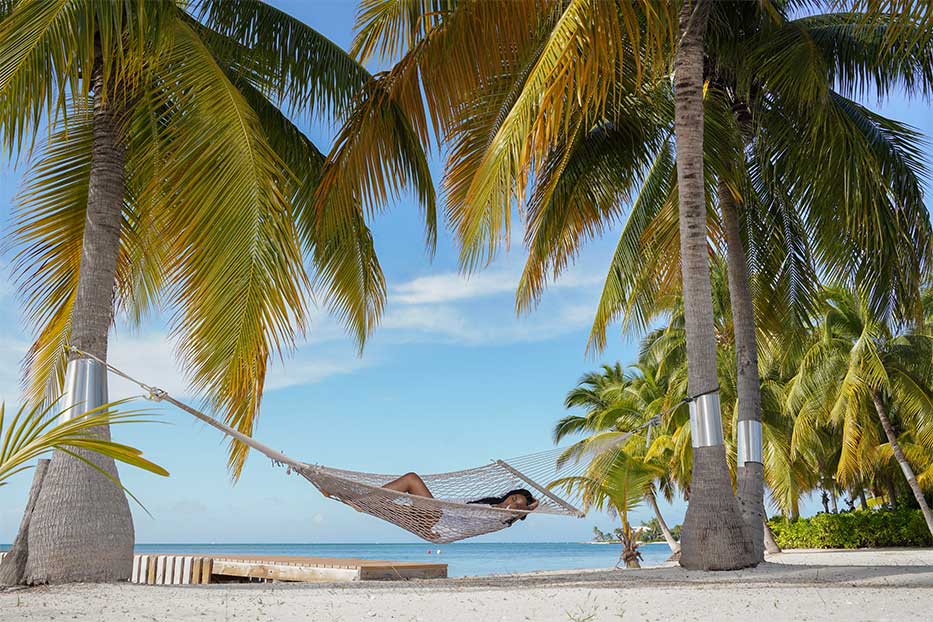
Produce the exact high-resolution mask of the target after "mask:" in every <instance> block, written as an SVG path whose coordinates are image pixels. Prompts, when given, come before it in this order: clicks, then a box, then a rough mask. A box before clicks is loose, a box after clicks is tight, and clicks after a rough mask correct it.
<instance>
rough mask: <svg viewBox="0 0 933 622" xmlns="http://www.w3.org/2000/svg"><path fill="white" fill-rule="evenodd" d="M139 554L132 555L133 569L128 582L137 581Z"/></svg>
mask: <svg viewBox="0 0 933 622" xmlns="http://www.w3.org/2000/svg"><path fill="white" fill-rule="evenodd" d="M140 557H141V556H140V555H133V571H132V572H131V573H130V583H139V563H140Z"/></svg>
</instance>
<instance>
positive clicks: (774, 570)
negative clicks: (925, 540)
mask: <svg viewBox="0 0 933 622" xmlns="http://www.w3.org/2000/svg"><path fill="white" fill-rule="evenodd" d="M273 619H274V620H309V621H314V622H338V621H347V622H350V621H356V620H402V621H422V622H433V621H445V622H466V621H480V622H498V621H513V620H515V621H524V620H533V621H535V622H539V621H549V620H555V621H556V620H561V621H564V622H583V621H586V622H602V621H610V620H612V621H619V620H665V621H670V620H716V621H719V620H742V621H743V622H766V621H771V620H846V621H852V620H879V621H880V620H897V621H898V622H902V621H904V620H931V619H933V549H922V550H918V549H910V550H893V549H889V550H882V551H877V550H876V551H790V552H787V553H782V554H780V555H775V556H772V557H770V558H769V561H768V563H766V564H763V565H762V566H760V567H759V568H756V569H754V570H744V571H739V572H720V573H699V572H687V571H685V570H683V569H681V568H679V567H663V568H650V569H644V570H636V571H632V570H603V571H580V572H549V573H534V574H524V575H503V576H499V577H477V578H465V579H446V580H436V581H409V582H380V583H356V584H327V585H325V584H320V585H295V584H253V585H216V586H191V587H160V586H143V585H129V584H121V585H69V586H56V587H45V588H33V589H17V590H12V591H11V590H6V591H0V620H3V621H4V622H6V621H8V620H43V621H45V620H62V621H67V620H89V621H90V620H93V621H95V622H97V621H100V622H118V621H119V622H123V621H132V620H140V621H142V620H158V621H169V620H172V621H174V620H199V621H206V620H244V621H247V620H273Z"/></svg>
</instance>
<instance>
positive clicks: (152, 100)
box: [0, 0, 433, 582]
mask: <svg viewBox="0 0 933 622" xmlns="http://www.w3.org/2000/svg"><path fill="white" fill-rule="evenodd" d="M370 83H371V79H370V76H369V74H368V73H367V72H366V71H365V70H364V69H363V68H362V67H361V66H360V65H359V64H358V63H356V62H355V61H354V60H353V59H352V58H351V57H349V56H348V55H347V54H346V53H345V52H344V51H343V50H341V49H340V48H339V47H338V46H337V45H335V44H334V43H332V42H330V41H329V40H327V39H326V38H325V37H323V36H322V35H321V34H320V33H318V32H316V31H314V30H313V29H311V28H309V27H307V26H306V25H304V24H302V23H300V22H298V21H297V20H295V19H293V18H291V17H289V16H288V15H286V14H284V13H282V12H281V11H278V10H276V9H274V8H271V7H269V6H267V5H265V4H264V3H262V2H259V1H258V0H237V1H236V2H220V1H216V0H200V1H198V2H194V3H190V4H188V3H177V2H174V1H171V0H157V1H150V2H140V3H136V2H109V1H107V0H83V1H81V2H75V1H73V0H51V1H46V0H12V1H8V2H2V3H0V135H2V139H3V141H4V145H5V146H6V148H7V150H8V151H9V152H11V153H14V154H18V153H21V152H24V151H30V148H31V146H32V144H33V141H34V139H35V136H36V134H37V133H38V132H39V131H41V130H43V129H44V128H46V127H47V128H49V140H48V142H47V145H46V146H45V148H44V149H43V150H41V152H40V153H39V154H38V157H37V158H36V159H35V161H34V162H33V164H32V168H31V171H30V173H29V179H28V182H27V185H26V189H25V191H24V192H23V193H22V194H21V195H20V198H19V201H18V207H17V222H16V225H15V229H14V231H13V234H12V236H13V238H14V241H15V243H16V244H17V246H18V247H19V249H20V252H19V254H18V255H17V257H16V273H17V275H18V277H19V281H20V285H21V289H22V291H23V294H24V298H25V300H26V315H27V318H28V319H29V320H30V322H31V323H32V324H33V325H34V326H35V328H36V332H37V339H36V341H35V343H34V345H33V347H32V349H31V351H30V353H29V355H28V357H27V361H26V362H27V367H28V385H29V386H28V393H29V396H30V398H32V399H33V400H40V399H43V398H45V397H47V395H49V394H54V393H56V391H57V389H58V388H59V387H60V385H61V382H62V376H63V373H64V368H65V366H66V355H65V345H66V344H71V345H73V346H75V347H76V348H79V349H80V350H82V351H84V352H87V353H90V354H91V355H93V356H95V357H97V358H99V359H106V357H107V341H108V334H109V329H110V326H111V325H112V323H113V319H114V317H115V315H117V314H118V313H122V314H124V315H125V316H126V317H128V318H129V319H130V321H131V322H132V321H136V320H138V319H139V318H141V317H143V316H144V315H145V314H146V313H147V312H150V311H152V310H155V309H169V310H171V311H172V312H173V313H172V314H171V319H170V324H171V327H172V330H173V333H174V335H175V336H176V338H177V341H178V343H179V348H178V354H179V356H180V358H181V359H182V361H183V362H184V363H185V365H186V367H187V370H188V372H189V377H190V378H191V380H192V384H193V385H194V388H195V389H196V390H198V391H200V392H201V393H202V394H203V395H204V396H205V397H207V398H208V399H209V400H210V401H211V403H212V404H213V405H214V406H215V407H216V408H218V409H219V410H222V411H223V412H224V415H225V417H226V420H227V421H228V422H229V423H231V424H232V425H235V426H236V427H237V428H238V429H239V430H240V431H242V432H244V433H246V434H250V433H251V432H252V430H253V426H254V424H255V421H256V419H257V417H258V414H259V406H260V401H261V397H262V389H263V381H264V378H265V372H266V368H267V365H268V362H269V358H270V356H272V355H273V354H275V353H276V352H284V351H287V350H288V349H289V348H290V347H291V346H292V344H293V343H294V341H295V339H296V338H297V337H298V336H299V335H301V334H302V333H303V331H304V330H305V328H306V325H307V313H306V300H307V294H308V291H309V289H310V288H311V285H312V283H314V284H317V285H319V286H320V289H321V290H322V294H323V296H322V297H323V299H324V300H325V301H326V302H328V303H329V304H330V306H331V307H332V309H333V310H334V312H335V313H336V314H337V315H339V316H340V317H341V318H342V319H343V320H344V321H345V322H346V323H347V326H348V328H349V329H350V330H351V331H352V332H353V333H354V334H355V336H356V337H357V339H358V341H359V342H360V343H362V341H363V340H364V339H365V338H366V336H367V335H368V334H369V332H370V331H371V330H372V327H373V326H374V324H375V322H376V321H377V319H378V317H379V314H380V312H381V309H382V306H383V303H384V296H385V285H384V280H383V278H382V274H381V271H380V269H379V264H378V261H377V259H376V257H375V251H374V247H373V240H372V235H371V233H370V231H369V229H368V227H367V225H366V222H365V212H364V210H365V209H366V208H367V207H373V206H376V205H378V203H379V201H380V199H382V200H384V198H385V196H386V194H387V193H391V192H393V191H394V190H395V189H397V188H398V187H399V185H402V184H404V183H406V182H408V181H411V182H414V184H415V185H416V186H417V187H418V189H419V191H420V195H421V198H422V199H424V201H425V202H426V203H428V204H429V205H428V206H426V207H427V209H426V213H427V214H429V220H430V214H433V208H432V207H431V204H433V193H432V192H433V191H431V190H429V189H430V188H431V187H432V184H431V182H430V174H429V172H428V171H427V165H426V160H425V158H424V153H423V151H422V150H421V146H420V144H419V142H418V140H417V138H415V137H413V136H412V135H411V132H410V128H409V126H408V125H407V124H404V123H395V124H393V123H391V120H392V119H393V117H392V114H391V113H392V111H393V110H394V103H393V102H392V101H387V102H384V103H383V105H382V106H381V108H380V110H382V111H384V112H385V113H386V115H385V119H388V121H385V122H384V123H383V124H382V125H381V126H380V128H381V129H382V130H383V131H384V134H383V138H384V140H383V142H382V143H380V144H379V146H380V147H382V148H381V149H380V150H379V151H378V152H375V154H374V152H363V151H357V153H356V154H355V155H356V158H355V160H353V162H352V166H343V167H342V169H341V170H342V172H343V173H344V174H343V175H342V177H341V185H339V186H336V187H335V186H334V184H330V185H328V187H327V189H326V190H327V191H326V192H322V193H321V194H320V196H319V193H318V190H319V188H318V186H319V184H320V182H321V178H322V173H323V172H325V171H326V170H328V168H329V166H331V164H329V163H328V162H327V161H326V160H325V157H324V155H323V154H322V152H321V151H320V150H318V149H317V147H316V146H315V145H314V144H313V143H312V142H311V141H310V140H309V139H308V138H307V137H305V136H304V134H302V132H301V131H300V130H299V129H298V128H297V127H296V126H295V125H294V124H293V123H292V122H291V121H290V120H289V118H288V116H287V115H286V112H289V113H296V114H304V115H306V116H311V115H318V116H319V117H320V118H323V119H327V118H329V117H330V118H335V119H336V120H337V121H342V120H343V119H345V118H346V116H347V115H348V114H349V112H350V110H351V109H355V107H358V106H361V105H362V103H361V101H362V99H365V98H364V97H363V96H364V94H365V93H366V92H368V91H367V89H368V88H369V87H368V85H369V84H370ZM389 147H392V148H389ZM343 195H350V196H352V197H353V198H354V200H353V201H352V206H353V209H352V210H348V209H346V206H345V204H346V202H347V201H346V200H344V201H343V202H341V201H340V200H339V199H341V198H342V196H343ZM331 208H333V209H331ZM338 208H341V209H338ZM428 229H429V231H433V225H431V224H429V227H428ZM303 255H307V256H309V257H311V259H312V261H311V264H312V269H313V272H314V280H313V281H312V279H311V278H310V277H309V276H308V275H307V273H306V271H305V267H304V262H303ZM141 355H142V356H144V353H141ZM102 433H103V434H104V436H105V437H106V435H107V434H109V432H108V431H107V428H106V427H104V428H103V430H102ZM246 452H247V450H246V448H245V447H244V446H242V445H241V444H238V443H234V444H233V445H232V446H231V453H230V461H229V464H230V467H231V469H232V471H233V473H234V475H235V476H237V475H238V474H239V473H240V471H241V470H242V468H243V463H244V460H245V459H246V455H247V453H246ZM85 457H86V458H87V459H88V460H90V461H91V462H94V464H95V465H97V466H98V467H100V468H102V469H103V470H104V471H106V472H107V473H109V474H110V475H112V476H113V477H117V475H116V469H115V466H114V465H113V462H112V460H110V459H109V458H108V457H104V456H100V455H93V454H88V455H86V456H85ZM88 468H89V467H87V465H86V464H85V463H84V462H82V461H80V460H76V459H75V458H73V457H72V456H69V455H67V454H63V453H60V452H59V453H56V454H55V455H54V457H53V459H52V463H51V465H50V467H49V472H48V475H47V476H46V478H45V482H44V485H43V489H42V491H41V494H40V496H39V499H38V502H37V505H36V510H35V513H34V515H33V517H32V525H31V528H30V534H31V535H30V542H31V543H33V545H35V546H34V547H33V546H31V550H30V553H29V554H30V568H31V569H32V570H30V576H28V577H27V580H28V581H30V582H48V581H76V580H105V581H109V580H119V579H125V578H127V577H128V576H129V572H130V568H131V563H132V549H133V527H132V519H131V516H130V513H129V507H128V504H127V501H126V498H125V496H124V495H123V494H122V492H121V491H120V489H119V488H117V487H114V486H112V485H111V484H110V482H108V481H107V478H104V477H103V476H100V475H99V474H98V473H94V472H89V471H88ZM89 559H91V560H95V564H87V563H86V560H89Z"/></svg>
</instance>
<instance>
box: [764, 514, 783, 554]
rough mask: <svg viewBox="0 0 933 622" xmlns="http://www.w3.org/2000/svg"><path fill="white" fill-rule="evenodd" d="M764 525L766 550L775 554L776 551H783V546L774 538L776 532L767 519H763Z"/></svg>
mask: <svg viewBox="0 0 933 622" xmlns="http://www.w3.org/2000/svg"><path fill="white" fill-rule="evenodd" d="M761 524H762V526H763V527H764V529H763V532H764V541H765V550H766V551H768V552H769V553H771V554H772V555H774V554H775V553H780V552H781V547H780V546H778V543H777V540H775V539H774V532H773V531H771V527H770V526H769V525H768V521H767V520H763V521H761Z"/></svg>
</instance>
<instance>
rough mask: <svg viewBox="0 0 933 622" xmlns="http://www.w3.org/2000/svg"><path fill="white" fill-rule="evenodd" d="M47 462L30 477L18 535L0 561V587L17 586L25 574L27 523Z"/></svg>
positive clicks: (30, 517) (40, 488)
mask: <svg viewBox="0 0 933 622" xmlns="http://www.w3.org/2000/svg"><path fill="white" fill-rule="evenodd" d="M48 467H49V461H48V460H47V459H42V460H39V461H38V462H37V463H36V470H35V473H33V476H32V486H30V487H29V497H28V499H27V501H26V509H25V511H24V512H23V519H22V521H21V522H20V527H19V533H18V534H17V535H16V540H14V541H13V546H12V547H10V552H9V553H8V554H6V555H4V556H3V560H2V561H0V585H19V584H20V583H22V581H23V575H24V574H25V573H26V560H27V558H28V556H29V548H28V546H27V543H28V540H29V523H30V521H31V519H32V513H33V511H34V510H35V507H36V500H37V499H38V498H39V491H40V490H42V481H43V480H44V479H45V474H46V473H47V472H48Z"/></svg>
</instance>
